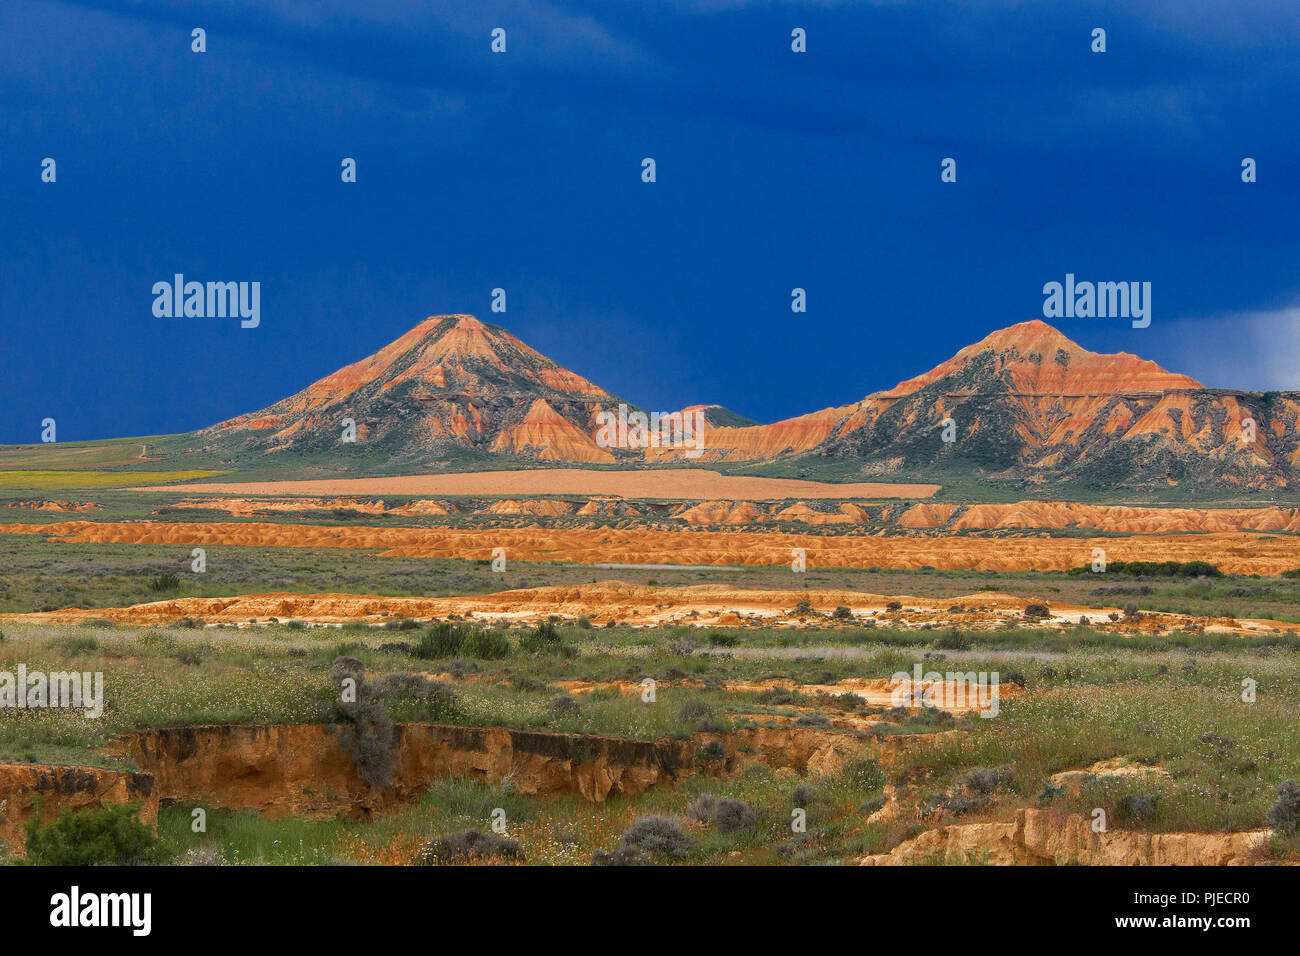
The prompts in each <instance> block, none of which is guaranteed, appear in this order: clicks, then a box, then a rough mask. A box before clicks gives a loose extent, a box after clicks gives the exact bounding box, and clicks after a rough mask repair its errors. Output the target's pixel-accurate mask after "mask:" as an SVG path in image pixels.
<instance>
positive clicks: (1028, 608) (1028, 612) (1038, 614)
mask: <svg viewBox="0 0 1300 956" xmlns="http://www.w3.org/2000/svg"><path fill="white" fill-rule="evenodd" d="M1051 616H1052V612H1051V611H1049V610H1048V609H1047V605H1046V604H1027V605H1025V617H1029V618H1043V617H1051Z"/></svg>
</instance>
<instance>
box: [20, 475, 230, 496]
mask: <svg viewBox="0 0 1300 956" xmlns="http://www.w3.org/2000/svg"><path fill="white" fill-rule="evenodd" d="M222 474H225V472H221V471H150V472H131V471H73V470H71V469H69V470H66V471H65V470H48V471H35V470H32V471H0V489H3V490H5V491H31V492H43V491H60V492H61V491H76V490H95V489H99V488H126V487H128V486H131V485H161V484H167V483H170V482H177V481H193V480H195V479H197V478H214V477H216V476H217V475H222Z"/></svg>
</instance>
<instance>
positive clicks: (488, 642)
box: [462, 627, 510, 661]
mask: <svg viewBox="0 0 1300 956" xmlns="http://www.w3.org/2000/svg"><path fill="white" fill-rule="evenodd" d="M462 650H463V651H464V652H465V653H466V654H467V655H469V656H470V657H477V658H479V659H480V660H485V661H497V660H501V659H502V658H503V657H509V656H510V638H509V637H508V636H507V635H506V634H505V632H503V631H498V630H497V629H496V628H490V627H484V628H477V629H475V630H473V631H471V632H470V633H469V635H468V636H467V637H466V638H465V644H464V646H463V647H462Z"/></svg>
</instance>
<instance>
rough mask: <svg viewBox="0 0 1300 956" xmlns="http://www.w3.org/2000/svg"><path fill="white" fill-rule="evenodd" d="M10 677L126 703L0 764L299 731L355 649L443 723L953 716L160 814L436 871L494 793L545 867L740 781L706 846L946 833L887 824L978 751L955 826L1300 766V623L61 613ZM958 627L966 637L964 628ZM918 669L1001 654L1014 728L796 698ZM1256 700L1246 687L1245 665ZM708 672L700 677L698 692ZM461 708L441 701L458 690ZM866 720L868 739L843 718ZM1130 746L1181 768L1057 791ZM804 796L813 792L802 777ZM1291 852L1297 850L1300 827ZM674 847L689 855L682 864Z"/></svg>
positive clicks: (795, 849)
mask: <svg viewBox="0 0 1300 956" xmlns="http://www.w3.org/2000/svg"><path fill="white" fill-rule="evenodd" d="M5 632H6V633H5V638H4V640H3V642H0V670H12V669H13V668H14V667H16V665H17V663H19V662H24V663H25V664H26V665H27V667H28V668H37V667H40V668H44V669H46V670H55V669H65V668H67V669H72V668H75V669H77V670H82V671H96V670H99V671H103V672H104V674H105V680H106V688H107V695H106V696H107V697H108V700H109V704H108V707H107V709H106V713H105V715H104V717H102V718H101V719H99V720H98V721H91V720H86V719H85V718H83V717H80V716H78V715H74V714H67V713H59V712H51V711H26V712H21V713H20V714H15V713H13V712H10V713H6V714H4V715H3V716H0V760H3V761H20V762H22V761H26V762H41V763H46V762H50V763H81V764H98V765H106V766H112V765H114V762H113V761H112V760H110V759H109V758H107V757H105V756H103V755H102V754H101V753H100V752H99V748H101V747H102V746H103V745H104V744H105V743H106V742H107V740H108V739H109V738H111V737H112V736H113V735H115V734H118V733H121V732H123V731H126V730H130V729H138V728H150V727H159V726H184V725H189V724H200V723H243V722H260V723H275V722H285V721H288V722H297V721H307V722H310V721H314V720H318V719H321V714H322V710H321V708H322V705H323V704H324V703H325V702H326V700H327V698H328V697H329V696H330V693H331V689H330V685H329V676H328V675H329V669H330V666H331V662H333V661H335V659H336V658H338V657H340V656H347V657H353V658H355V659H357V660H359V661H361V662H362V663H363V664H364V667H365V670H366V680H367V681H373V682H377V683H382V682H384V681H385V680H386V679H387V678H389V677H392V676H393V675H409V674H426V675H428V674H437V673H446V672H450V673H451V674H452V675H453V677H451V678H444V679H445V680H449V684H448V686H450V687H451V689H452V692H453V694H454V707H452V708H451V709H450V710H448V709H446V708H445V707H443V706H440V709H439V710H438V711H437V712H436V713H431V712H429V710H428V709H427V705H426V703H425V702H422V701H421V700H420V699H418V697H417V698H405V697H402V696H401V695H396V696H394V697H393V698H391V699H389V700H387V701H386V704H385V706H386V707H387V708H388V709H389V712H390V715H391V716H392V717H393V719H397V720H418V719H437V720H439V721H441V722H453V723H462V724H464V725H466V726H484V725H493V726H508V727H512V728H521V729H535V730H547V731H554V732H568V733H574V732H576V733H598V734H606V735H613V736H619V737H627V738H635V739H662V738H672V737H674V736H682V735H685V734H689V733H692V732H695V731H698V730H700V729H702V728H706V729H713V730H723V731H725V730H734V729H736V728H743V727H753V726H760V727H761V726H781V725H784V724H788V723H790V722H791V721H794V720H798V719H799V718H801V717H802V718H804V719H805V720H806V721H808V722H809V725H810V726H823V725H824V724H823V722H822V721H821V720H820V719H819V720H812V719H811V717H810V715H816V714H822V715H829V716H830V717H832V718H833V717H835V716H836V715H846V716H854V715H856V716H874V718H875V719H876V720H877V721H878V722H879V723H880V724H881V726H880V727H878V728H877V730H876V731H874V732H877V733H889V732H894V733H921V734H924V733H928V732H932V731H934V730H947V729H956V730H958V731H960V733H959V734H958V735H957V736H956V737H953V738H944V739H945V740H946V741H947V742H944V743H939V744H937V745H936V746H935V747H933V748H931V749H929V750H926V751H924V752H918V753H917V754H916V755H914V756H912V757H910V758H907V759H905V760H904V761H903V763H902V764H901V765H900V766H897V767H895V768H893V769H892V770H891V772H890V774H889V775H886V774H884V773H882V772H881V771H880V770H879V768H876V767H874V766H869V765H866V764H863V763H856V764H853V765H851V766H849V767H846V768H842V769H841V771H839V772H837V773H834V774H831V775H829V776H825V777H819V778H815V779H814V778H806V779H805V778H801V777H799V776H798V775H797V774H794V773H793V771H788V770H778V771H773V770H770V769H768V768H766V767H761V766H756V767H751V768H750V769H749V770H748V771H747V772H745V773H744V774H742V775H741V776H738V777H735V778H731V779H727V780H708V779H704V778H692V779H691V780H689V781H688V782H687V783H686V784H685V785H684V786H682V787H679V788H676V789H662V788H661V789H654V790H651V791H648V792H647V793H645V794H643V795H641V796H640V797H637V798H632V799H623V798H618V799H611V800H609V801H607V802H606V803H604V804H600V805H594V804H589V803H585V802H583V801H581V800H579V799H577V798H571V797H545V798H543V797H529V796H524V795H520V794H516V793H512V792H511V791H510V788H509V787H508V786H505V787H501V786H496V785H489V784H486V783H483V782H469V781H463V780H439V781H435V782H434V783H433V785H432V786H431V787H430V788H429V790H428V792H427V793H425V794H424V795H423V796H422V797H420V798H419V799H418V800H417V801H415V802H414V803H412V804H410V805H408V806H405V807H403V808H401V809H399V810H397V811H395V812H393V813H391V814H387V815H383V816H380V817H378V818H375V819H372V820H370V821H365V822H358V821H346V820H331V821H309V820H304V819H295V818H287V819H281V820H274V821H272V820H267V819H263V818H261V817H259V816H258V815H257V814H255V813H251V812H247V811H244V812H235V811H229V810H222V809H219V808H210V809H211V813H210V819H211V825H210V827H209V831H208V833H207V834H206V835H205V836H203V837H202V839H199V838H197V837H196V836H195V835H194V834H193V833H191V832H190V831H189V830H188V827H187V825H186V824H187V821H188V820H189V813H190V810H191V809H192V807H191V806H189V805H172V806H165V807H164V808H163V811H162V815H161V818H160V824H159V832H160V834H161V835H162V837H163V840H164V843H165V845H166V846H167V847H168V852H169V853H170V854H171V857H172V858H174V859H186V858H188V859H190V861H191V862H195V861H224V862H229V863H247V862H284V863H321V864H324V863H334V862H361V863H365V862H416V861H417V860H418V859H419V858H420V854H421V850H422V848H423V847H425V846H427V845H428V844H429V841H431V840H433V839H434V838H435V837H437V836H439V835H445V834H448V833H452V832H454V831H458V830H461V829H464V828H466V827H478V828H481V829H484V830H486V829H487V828H488V823H489V821H490V814H491V812H492V810H493V809H494V808H497V807H503V808H505V809H506V813H507V817H508V819H509V821H510V825H509V828H508V830H507V836H508V837H509V838H510V839H513V840H516V841H518V843H519V845H520V848H521V851H522V853H523V854H524V858H525V860H526V861H527V862H533V863H586V862H588V861H589V860H590V858H591V857H592V855H593V853H595V852H596V851H597V850H606V851H607V850H611V849H613V848H614V847H615V845H616V844H617V843H618V838H619V835H620V834H621V833H623V832H624V831H625V830H627V829H628V827H629V826H630V825H631V823H632V822H633V821H634V820H635V819H636V818H638V817H641V816H645V815H647V814H666V815H669V816H673V817H678V818H682V817H685V816H687V808H688V807H689V806H690V805H691V803H692V801H693V800H694V799H695V798H696V797H698V796H699V795H700V794H701V793H703V792H706V791H707V792H709V793H712V794H714V795H715V796H719V797H723V796H725V797H732V798H735V799H738V800H740V801H742V802H743V803H745V804H747V805H748V806H749V807H750V808H751V809H752V810H753V811H754V819H753V821H752V822H751V823H749V824H747V825H745V826H744V827H741V828H740V829H738V830H736V831H733V832H729V833H722V832H719V831H718V830H717V829H716V828H714V827H711V826H708V825H701V824H698V823H689V821H688V825H687V826H686V827H685V832H686V833H687V835H688V836H689V838H690V849H689V851H688V852H687V855H686V856H684V857H682V858H681V859H682V860H683V861H687V862H713V863H730V862H746V863H774V862H805V863H807V862H829V863H835V862H849V861H851V860H852V859H854V858H856V857H857V856H860V855H862V854H864V853H868V852H883V851H887V850H888V849H889V848H890V847H892V846H894V845H896V844H897V843H898V842H900V841H901V840H903V839H905V838H907V837H908V836H912V835H915V834H916V833H918V832H920V831H921V830H923V829H926V828H928V827H929V826H932V825H934V823H933V821H932V820H931V819H930V818H929V817H927V816H926V814H925V812H919V813H918V814H909V815H904V816H902V817H899V818H897V819H894V820H892V821H888V822H883V821H882V822H877V823H868V822H867V817H868V816H870V812H871V810H873V809H875V808H877V807H878V806H880V804H881V803H882V801H883V797H882V794H883V790H884V786H885V784H886V783H887V782H888V781H889V780H891V779H892V780H893V782H894V783H895V785H896V786H904V785H907V786H910V787H911V788H912V790H913V791H914V795H913V798H912V799H913V800H914V801H915V803H916V805H917V806H918V807H919V808H924V807H926V806H928V805H932V804H934V803H935V802H936V801H939V802H941V801H942V800H943V799H944V795H945V794H946V793H948V792H950V790H951V788H952V787H953V785H954V783H955V782H957V781H959V780H961V779H962V778H963V777H964V776H965V775H969V774H970V773H971V772H972V771H973V770H976V769H977V768H1000V771H999V772H1000V777H999V783H998V785H997V787H996V790H995V791H994V792H993V793H991V794H990V796H989V798H988V799H987V800H986V801H984V802H981V803H980V804H978V805H976V806H973V807H969V808H959V809H958V810H955V811H950V812H949V814H948V815H947V816H946V817H945V819H946V820H948V821H949V822H972V821H979V820H1005V819H1008V818H1009V816H1010V815H1011V814H1013V813H1014V811H1015V809H1016V808H1018V807H1022V806H1057V807H1060V808H1062V809H1067V810H1073V811H1076V812H1081V813H1086V812H1088V811H1089V810H1090V809H1091V808H1094V807H1104V808H1108V810H1109V812H1112V813H1115V814H1122V812H1123V807H1125V806H1128V805H1131V804H1132V803H1133V801H1132V799H1130V798H1134V797H1136V798H1141V805H1142V806H1147V807H1149V808H1150V809H1149V812H1147V813H1146V815H1145V816H1143V817H1142V819H1140V820H1135V821H1132V822H1131V823H1129V824H1128V825H1129V826H1131V827H1135V828H1139V829H1146V830H1151V831H1157V832H1159V831H1180V830H1197V831H1211V832H1214V831H1231V830H1247V829H1254V828H1258V827H1260V826H1262V825H1263V821H1264V818H1265V814H1266V812H1267V810H1268V808H1269V807H1270V806H1271V805H1272V803H1273V802H1274V801H1275V800H1276V794H1275V792H1274V788H1275V787H1276V785H1277V784H1279V783H1281V782H1282V781H1283V780H1287V779H1295V778H1297V777H1300V737H1298V736H1297V735H1296V734H1295V732H1294V728H1295V726H1296V721H1297V718H1300V668H1298V667H1297V664H1298V663H1300V642H1298V641H1297V640H1296V639H1295V638H1288V637H1285V636H1271V637H1266V638H1265V637H1261V638H1256V639H1251V640H1240V639H1238V640H1235V641H1233V640H1224V639H1220V638H1216V637H1214V636H1207V635H1186V636H1184V638H1182V639H1180V638H1175V639H1172V640H1171V639H1170V638H1169V637H1165V638H1158V637H1154V636H1150V635H1148V636H1137V637H1133V638H1131V639H1129V640H1127V641H1117V640H1116V638H1115V635H1110V634H1096V633H1091V632H1087V631H1084V630H1081V631H1080V632H1079V633H1078V634H1074V635H1071V639H1066V638H1064V637H1063V636H1062V635H1061V634H1060V633H1055V632H1046V631H1033V630H1021V629H1013V630H1007V631H1003V632H997V633H994V634H978V635H975V634H972V635H968V636H967V637H968V639H967V640H959V639H954V637H953V633H954V632H945V633H941V634H940V633H936V634H918V633H916V632H915V631H910V632H909V631H889V630H887V629H870V630H868V629H862V630H857V631H854V630H847V631H844V630H826V631H818V630H773V631H762V632H743V633H738V632H734V631H729V630H715V631H708V630H705V631H693V630H691V629H688V628H684V627H683V628H665V629H659V630H648V631H645V630H643V631H636V630H631V629H625V628H611V629H599V630H597V629H587V628H583V627H579V626H565V627H561V628H560V629H559V634H558V640H557V641H555V642H553V643H551V644H547V645H544V646H541V647H539V646H536V645H535V644H533V643H530V639H529V635H530V634H532V630H531V629H529V628H524V627H515V628H510V629H507V630H504V631H501V632H499V633H500V634H501V635H502V638H503V641H504V645H503V647H504V649H503V651H502V652H501V653H503V655H504V656H497V654H496V653H495V652H494V653H492V654H490V655H488V656H475V654H474V653H473V652H466V651H465V650H462V651H461V652H459V653H458V654H457V655H455V656H454V657H453V656H447V657H443V658H438V657H436V656H435V657H432V658H421V657H417V656H415V653H414V651H415V647H416V645H417V644H418V642H419V641H420V639H421V637H422V635H423V633H424V631H423V629H422V628H417V627H413V626H409V625H406V624H402V623H401V622H394V623H393V624H392V625H391V626H389V627H386V628H375V627H366V626H349V627H345V628H342V629H338V628H303V627H302V626H300V625H299V626H294V625H288V624H281V625H275V626H266V627H259V628H250V629H247V630H235V629H225V628H218V629H212V628H209V629H200V630H196V629H189V628H169V629H139V628H112V627H78V628H72V627H58V628H54V627H41V626H35V625H7V626H6V627H5ZM958 637H961V635H958ZM916 663H920V664H922V665H923V666H924V667H926V668H927V669H939V670H944V669H954V668H955V669H958V670H962V671H966V670H976V671H980V670H985V671H998V672H999V673H1000V674H1001V679H1002V680H1003V681H1010V682H1013V683H1016V684H1018V685H1022V686H1023V687H1024V689H1025V694H1024V696H1022V697H1018V698H1016V699H1008V700H1004V701H1003V702H1002V703H1001V706H1000V712H999V714H998V716H997V717H996V718H994V719H988V720H985V719H979V718H975V717H972V718H957V719H955V720H953V719H951V718H944V719H942V720H941V719H939V717H941V716H942V715H929V714H923V715H919V716H920V719H918V716H917V715H914V716H912V717H910V718H909V717H905V716H903V715H894V714H892V713H881V712H879V711H880V708H873V707H869V706H867V705H865V704H863V703H861V702H858V703H856V704H855V703H853V702H852V701H849V702H847V703H846V702H844V701H841V700H839V699H838V698H834V697H828V696H826V695H818V694H816V693H814V692H812V691H800V689H799V686H800V685H805V684H813V683H816V684H825V683H833V682H836V681H838V680H841V679H843V678H848V677H886V676H888V675H889V674H891V673H893V672H895V671H898V670H910V669H911V667H912V666H913V665H914V664H916ZM644 677H652V678H654V679H655V680H656V681H658V682H660V685H661V686H660V690H659V692H658V695H657V700H656V701H655V702H654V703H653V704H646V703H643V702H642V701H641V700H640V698H639V697H637V696H635V695H632V696H624V695H620V694H618V693H617V692H615V691H608V692H605V691H593V692H589V693H584V694H580V695H577V697H576V698H575V699H576V701H577V706H569V705H566V706H558V705H557V703H556V701H557V698H562V697H564V696H566V695H564V694H563V692H561V691H560V690H559V688H558V687H557V686H556V684H555V682H557V681H592V682H610V681H619V680H623V681H629V680H630V681H640V680H641V679H642V678H644ZM774 678H788V679H790V680H792V681H793V682H794V685H795V686H794V687H793V689H792V690H791V691H789V692H782V693H779V694H778V693H775V692H773V693H764V692H753V691H746V692H739V691H732V690H726V689H724V684H725V682H727V681H734V680H745V681H763V680H771V679H774ZM1245 678H1250V679H1251V680H1253V681H1254V682H1255V687H1256V699H1255V700H1254V702H1253V703H1246V702H1244V701H1243V700H1242V681H1243V679H1245ZM684 681H689V682H691V683H693V684H698V686H683V685H682V682H684ZM443 703H444V704H445V701H444V702H443ZM846 732H848V731H846ZM1116 757H1124V758H1128V759H1129V760H1131V761H1132V762H1135V763H1140V764H1149V765H1153V766H1158V767H1161V768H1163V769H1165V770H1167V771H1168V776H1161V777H1158V778H1152V777H1144V778H1132V779H1126V780H1124V781H1120V782H1116V781H1114V780H1109V781H1107V782H1105V783H1104V784H1098V785H1097V786H1094V787H1091V788H1089V789H1085V790H1084V791H1083V792H1081V793H1080V794H1078V795H1074V796H1071V795H1068V794H1062V793H1053V792H1052V791H1051V789H1050V788H1049V787H1048V778H1049V777H1050V776H1051V775H1052V774H1054V773H1057V772H1060V771H1063V770H1072V769H1079V768H1084V767H1087V766H1089V765H1091V764H1092V763H1093V762H1095V761H1098V760H1103V759H1110V758H1116ZM868 763H869V761H868ZM800 785H804V786H807V787H810V788H811V789H812V790H814V791H815V792H816V797H815V799H816V807H817V813H816V814H815V815H814V816H813V817H812V818H811V819H812V825H811V826H810V827H809V830H808V832H807V833H806V834H798V835H796V834H792V832H791V830H790V827H789V817H790V810H791V807H792V805H793V804H792V802H791V801H792V799H794V797H793V794H794V791H795V788H796V787H799V786H800ZM800 794H801V795H800V797H799V799H800V800H803V801H804V802H807V801H808V800H809V799H810V798H809V797H808V795H807V792H805V791H801V792H800ZM1275 852H1276V853H1278V854H1280V855H1281V856H1282V857H1283V858H1288V859H1289V858H1292V857H1293V856H1294V855H1295V854H1296V847H1295V846H1294V845H1293V841H1288V840H1279V841H1278V842H1277V846H1276V847H1275ZM673 859H677V858H673Z"/></svg>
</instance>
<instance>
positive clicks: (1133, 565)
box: [1070, 561, 1224, 578]
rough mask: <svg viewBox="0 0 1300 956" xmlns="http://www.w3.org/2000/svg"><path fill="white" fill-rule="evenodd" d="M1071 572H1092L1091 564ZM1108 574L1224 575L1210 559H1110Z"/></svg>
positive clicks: (1149, 576) (1144, 575)
mask: <svg viewBox="0 0 1300 956" xmlns="http://www.w3.org/2000/svg"><path fill="white" fill-rule="evenodd" d="M1070 573H1071V574H1092V573H1093V570H1092V567H1091V565H1084V566H1083V567H1081V568H1072V569H1071V570H1070ZM1106 573H1107V574H1126V575H1130V576H1132V577H1143V578H1201V577H1204V578H1221V577H1223V576H1224V574H1223V572H1222V571H1220V570H1219V569H1218V568H1217V567H1215V566H1214V565H1213V564H1210V563H1209V562H1208V561H1110V562H1108V563H1107V564H1106Z"/></svg>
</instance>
